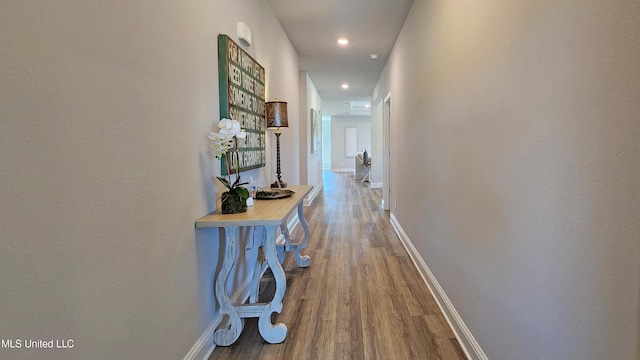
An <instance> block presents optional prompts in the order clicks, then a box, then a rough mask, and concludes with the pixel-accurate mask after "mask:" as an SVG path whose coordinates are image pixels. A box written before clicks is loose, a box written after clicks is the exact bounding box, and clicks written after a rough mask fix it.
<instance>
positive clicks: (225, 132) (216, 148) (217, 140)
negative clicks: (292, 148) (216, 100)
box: [209, 119, 249, 214]
mask: <svg viewBox="0 0 640 360" xmlns="http://www.w3.org/2000/svg"><path fill="white" fill-rule="evenodd" d="M218 127H219V128H220V132H219V133H217V132H214V131H212V132H211V134H210V135H209V156H212V157H215V158H216V159H222V158H225V161H224V163H225V165H226V166H227V179H225V178H223V177H221V176H216V178H217V179H218V180H219V181H220V182H221V183H222V185H224V186H226V187H227V189H229V190H228V191H225V192H223V193H222V196H221V197H220V199H221V202H222V213H223V214H235V213H241V212H245V211H247V202H246V201H247V198H248V197H249V191H248V190H247V189H246V188H245V187H244V186H243V185H246V184H247V183H246V182H245V183H241V182H240V174H239V172H238V170H237V169H238V166H237V165H238V162H239V159H238V156H239V155H238V139H245V138H246V137H247V134H246V133H245V131H244V129H241V128H240V123H239V122H238V120H231V119H222V120H220V123H218ZM230 162H232V163H233V164H234V165H236V166H233V168H235V169H236V179H235V181H234V182H233V183H232V182H231V167H230V166H229V163H230Z"/></svg>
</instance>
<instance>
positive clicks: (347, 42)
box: [338, 38, 349, 45]
mask: <svg viewBox="0 0 640 360" xmlns="http://www.w3.org/2000/svg"><path fill="white" fill-rule="evenodd" d="M338 44H340V45H347V44H349V40H348V39H347V38H340V39H338Z"/></svg>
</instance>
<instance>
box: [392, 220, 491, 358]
mask: <svg viewBox="0 0 640 360" xmlns="http://www.w3.org/2000/svg"><path fill="white" fill-rule="evenodd" d="M391 225H393V228H394V229H395V231H396V233H397V234H398V237H399V238H400V241H401V242H402V245H404V248H405V249H406V250H407V252H408V253H409V256H410V257H411V261H413V264H414V265H415V267H416V268H417V269H418V271H419V272H420V275H421V276H422V279H423V280H424V282H425V283H426V284H427V287H429V291H431V294H433V297H434V298H435V300H436V302H437V303H438V307H440V310H441V311H442V313H443V314H444V317H445V319H446V320H447V322H448V323H449V326H450V327H451V330H453V333H454V335H455V336H456V338H457V339H458V342H459V343H460V346H461V347H462V350H463V351H464V353H465V355H466V356H467V359H470V360H488V359H489V358H488V357H487V355H485V353H484V351H482V348H480V344H478V342H477V341H476V339H475V338H474V337H473V334H471V331H470V330H469V328H468V327H467V325H466V324H465V323H464V321H463V320H462V318H461V317H460V314H458V311H457V310H456V309H455V307H454V306H453V304H452V303H451V300H449V297H448V296H447V294H446V293H445V292H444V289H442V287H441V286H440V284H439V283H438V280H436V277H435V276H434V275H433V273H432V272H431V270H430V269H429V267H428V266H427V264H426V263H425V261H424V259H423V258H422V256H420V253H418V250H417V249H416V248H415V246H413V243H412V242H411V240H410V239H409V237H408V236H407V234H406V233H405V232H404V230H403V229H402V226H400V223H399V222H398V219H396V217H395V215H393V213H391ZM434 290H435V291H434ZM460 335H462V336H460Z"/></svg>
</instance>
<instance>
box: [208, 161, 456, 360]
mask: <svg viewBox="0 0 640 360" xmlns="http://www.w3.org/2000/svg"><path fill="white" fill-rule="evenodd" d="M323 175H324V191H323V192H322V193H320V194H319V195H318V196H317V197H316V199H315V201H314V202H313V204H312V205H311V206H310V207H308V208H306V209H305V218H306V219H307V221H308V223H309V228H310V231H311V237H310V239H309V248H308V249H307V250H306V251H303V254H307V255H309V256H310V257H311V266H309V267H308V268H299V267H298V266H297V265H296V264H295V262H294V261H293V258H292V254H287V258H286V260H285V262H284V264H283V267H284V269H285V272H286V276H287V292H286V294H285V297H284V309H283V310H282V313H281V314H274V316H273V317H274V321H275V319H277V321H279V322H283V323H285V324H286V325H287V327H288V329H289V332H288V334H287V338H286V339H285V341H284V342H283V343H281V344H269V343H267V342H265V341H264V340H263V339H262V337H261V336H260V333H259V332H258V329H257V320H256V319H247V320H246V321H245V328H244V332H243V333H242V335H241V336H240V338H239V339H238V341H236V342H235V343H234V344H233V345H231V346H229V347H220V346H218V347H217V348H216V349H215V350H214V352H213V353H212V354H211V357H210V358H209V359H210V360H218V359H242V360H245V359H274V360H275V359H282V360H288V359H322V360H324V359H327V360H329V359H330V360H333V359H349V360H351V359H363V360H370V359H384V360H388V359H421V360H422V359H425V360H427V359H465V355H464V353H463V351H462V349H461V348H460V345H459V344H458V341H457V340H456V339H455V337H454V335H453V333H452V331H451V329H450V328H449V326H448V324H447V322H446V320H445V319H444V317H443V315H442V313H441V311H440V309H439V308H438V305H437V304H436V302H435V300H434V299H433V297H432V295H431V293H430V292H429V289H428V288H427V286H426V285H425V283H424V281H423V280H422V278H421V277H420V274H419V273H418V271H417V270H416V268H415V267H414V265H413V263H412V262H411V258H409V255H408V254H407V252H406V250H405V249H404V247H403V246H402V244H401V242H400V240H399V239H398V237H397V235H396V233H395V232H394V230H393V227H392V226H391V224H390V222H389V213H388V212H385V211H383V210H381V209H380V200H381V189H370V188H369V184H368V183H364V184H363V183H360V182H356V181H354V178H353V174H350V173H332V172H329V171H325V172H324V174H323ZM301 235H302V229H301V227H300V226H298V227H296V229H295V231H294V232H293V233H292V237H293V238H300V237H301ZM273 287H274V286H273V278H271V277H269V275H268V274H265V276H264V277H263V279H262V281H261V285H260V298H261V301H269V300H270V299H271V297H272V296H273Z"/></svg>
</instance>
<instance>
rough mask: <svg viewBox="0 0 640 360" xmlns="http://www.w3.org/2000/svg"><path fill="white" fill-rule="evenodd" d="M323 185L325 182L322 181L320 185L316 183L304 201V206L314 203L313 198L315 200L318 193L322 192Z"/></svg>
mask: <svg viewBox="0 0 640 360" xmlns="http://www.w3.org/2000/svg"><path fill="white" fill-rule="evenodd" d="M323 187H324V185H323V183H320V185H315V186H314V187H313V189H311V192H310V193H309V195H307V198H306V199H304V200H303V201H302V204H303V205H304V206H310V205H311V204H312V203H313V200H315V198H316V195H318V194H319V193H320V191H321V190H322V188H323Z"/></svg>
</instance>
